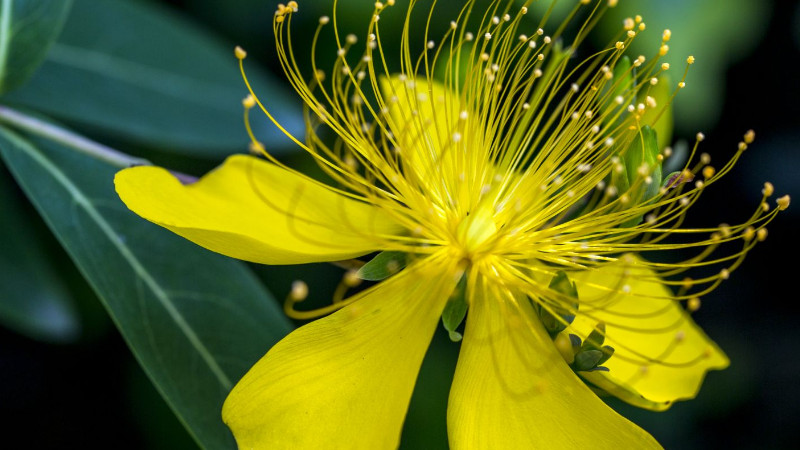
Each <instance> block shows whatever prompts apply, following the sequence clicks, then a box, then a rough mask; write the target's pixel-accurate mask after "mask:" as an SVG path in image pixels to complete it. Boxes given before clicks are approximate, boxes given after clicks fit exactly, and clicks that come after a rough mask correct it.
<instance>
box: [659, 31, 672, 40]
mask: <svg viewBox="0 0 800 450" xmlns="http://www.w3.org/2000/svg"><path fill="white" fill-rule="evenodd" d="M671 37H672V31H671V30H670V29H669V28H667V29H666V30H664V32H663V33H661V40H662V41H664V42H667V41H669V39H670V38H671Z"/></svg>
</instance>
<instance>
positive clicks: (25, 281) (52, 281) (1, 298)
mask: <svg viewBox="0 0 800 450" xmlns="http://www.w3.org/2000/svg"><path fill="white" fill-rule="evenodd" d="M0 175H3V178H6V176H7V175H8V174H7V172H6V170H5V169H2V171H0ZM12 185H13V182H12V181H10V180H8V179H4V180H3V181H2V182H0V211H2V212H3V213H2V214H0V236H3V251H2V252H0V323H2V325H3V326H6V327H8V328H9V329H11V330H14V331H16V332H17V333H20V334H23V335H25V336H27V337H29V338H31V339H36V340H40V341H45V342H57V343H67V342H73V341H75V340H76V339H77V338H78V337H79V336H80V332H81V323H80V317H79V314H78V308H77V306H76V305H75V302H74V300H73V298H72V297H71V296H70V292H69V289H68V288H67V286H66V285H65V283H64V281H63V280H62V278H61V277H60V276H59V273H60V270H59V269H60V268H59V267H58V266H57V265H56V262H55V261H54V259H53V258H52V257H51V255H50V254H49V252H48V250H49V248H48V247H47V245H45V243H44V242H42V239H41V232H44V233H48V231H47V230H46V229H44V230H39V229H37V228H36V227H33V226H32V225H34V224H32V223H31V219H36V220H38V218H37V217H36V216H35V213H33V212H32V211H28V210H29V209H30V208H27V210H26V208H25V205H24V204H23V202H24V200H23V199H22V198H21V196H19V195H15V194H17V193H16V192H14V191H13V189H14V186H12Z"/></svg>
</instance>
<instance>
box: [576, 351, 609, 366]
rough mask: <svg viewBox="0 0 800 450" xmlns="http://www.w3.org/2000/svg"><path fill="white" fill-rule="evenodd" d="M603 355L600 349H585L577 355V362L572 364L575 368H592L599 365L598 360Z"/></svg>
mask: <svg viewBox="0 0 800 450" xmlns="http://www.w3.org/2000/svg"><path fill="white" fill-rule="evenodd" d="M602 357H603V352H601V351H600V350H583V351H581V352H578V354H577V355H575V362H574V363H572V366H573V367H574V368H575V370H592V369H594V368H595V367H597V364H598V361H600V359H601V358H602Z"/></svg>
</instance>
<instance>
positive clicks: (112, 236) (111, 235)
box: [3, 130, 233, 391]
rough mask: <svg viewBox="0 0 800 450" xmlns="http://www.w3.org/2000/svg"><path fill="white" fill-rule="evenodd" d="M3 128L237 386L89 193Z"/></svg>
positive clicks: (223, 379)
mask: <svg viewBox="0 0 800 450" xmlns="http://www.w3.org/2000/svg"><path fill="white" fill-rule="evenodd" d="M3 131H5V132H4V134H5V136H6V137H8V138H9V139H10V140H12V141H14V143H15V144H16V145H17V146H19V147H20V148H21V149H23V150H24V151H25V152H26V153H27V154H28V155H29V156H30V157H31V158H32V159H33V160H34V161H36V162H37V163H38V164H40V165H41V166H42V167H43V168H44V169H45V170H46V171H47V172H49V173H50V174H51V175H52V177H53V178H54V179H55V180H56V181H57V182H58V183H59V184H61V186H62V187H63V188H64V189H65V190H66V191H67V192H68V193H69V195H70V196H71V197H72V198H73V200H74V201H75V203H76V204H77V205H78V206H80V207H81V208H82V209H83V210H84V211H85V212H86V214H87V215H88V216H89V217H90V218H91V219H92V220H93V221H94V222H95V223H96V224H97V226H98V227H100V229H101V231H102V232H103V234H104V235H105V236H106V237H107V238H108V240H109V241H111V243H112V244H113V245H114V247H115V248H116V249H117V251H119V252H120V254H121V255H122V257H123V259H125V260H126V261H127V262H128V263H129V264H130V266H131V268H132V269H133V271H134V272H135V273H136V275H138V276H139V278H140V279H141V280H142V281H143V282H144V283H145V285H146V286H147V287H148V288H149V289H150V290H151V291H152V293H153V295H154V296H155V297H156V299H157V300H158V301H159V303H160V304H161V306H162V307H163V308H164V309H165V310H166V311H167V314H169V316H170V317H171V318H172V320H173V321H175V324H176V325H177V327H178V329H180V330H181V332H182V333H183V334H184V336H185V337H186V339H187V340H188V341H189V343H190V344H191V345H192V347H194V348H195V350H196V351H197V353H198V354H199V356H200V358H201V359H202V360H203V362H205V363H206V365H207V366H208V367H209V369H210V370H211V373H212V374H214V377H215V378H216V379H217V381H218V382H219V384H220V386H222V388H223V389H225V390H226V391H230V389H231V388H232V387H233V383H232V382H231V380H230V378H228V376H227V375H226V374H225V372H224V371H223V370H222V368H221V367H220V366H219V364H217V362H216V361H215V360H214V357H213V356H212V355H211V352H210V351H209V350H208V349H207V348H206V346H205V345H204V344H203V343H202V341H201V340H200V338H199V337H198V336H197V334H196V333H195V332H194V330H193V329H192V327H191V326H190V325H189V324H188V322H186V319H184V317H183V315H182V314H181V313H180V312H179V311H178V310H177V308H176V307H175V305H174V304H173V303H172V301H171V300H170V297H169V294H167V292H166V291H165V290H164V289H162V288H161V287H160V286H159V285H158V282H156V280H155V279H154V278H153V276H152V275H150V272H148V271H147V269H145V267H144V266H143V265H142V264H141V262H140V261H139V259H138V258H137V257H136V256H135V255H134V254H133V253H132V252H131V251H130V249H128V248H127V247H126V246H125V245H124V244H123V243H122V241H121V240H120V239H119V237H118V236H117V234H116V233H115V232H114V228H113V227H112V226H111V224H109V223H108V222H107V221H106V220H105V219H104V218H103V216H102V215H101V214H100V212H99V211H98V210H97V209H96V208H95V207H94V205H92V203H91V200H90V199H89V198H88V197H86V196H85V195H84V194H83V192H81V190H80V189H79V188H78V187H77V186H75V184H73V183H72V182H71V181H70V180H69V178H68V177H67V176H66V175H65V174H64V173H63V172H62V171H61V170H60V169H59V168H58V167H56V166H55V165H53V163H51V162H50V160H49V159H48V158H46V157H45V156H44V155H42V154H41V153H40V152H39V151H38V150H36V149H35V148H33V146H32V145H31V144H30V143H28V142H27V141H25V140H23V139H22V138H20V137H18V136H16V135H15V134H14V133H11V132H9V131H7V130H3Z"/></svg>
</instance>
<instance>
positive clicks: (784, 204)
mask: <svg viewBox="0 0 800 450" xmlns="http://www.w3.org/2000/svg"><path fill="white" fill-rule="evenodd" d="M776 202H777V203H778V210H779V211H785V210H786V208H788V207H789V203H791V198H790V197H789V196H788V195H784V196H783V197H781V198H779V199H778V200H776Z"/></svg>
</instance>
